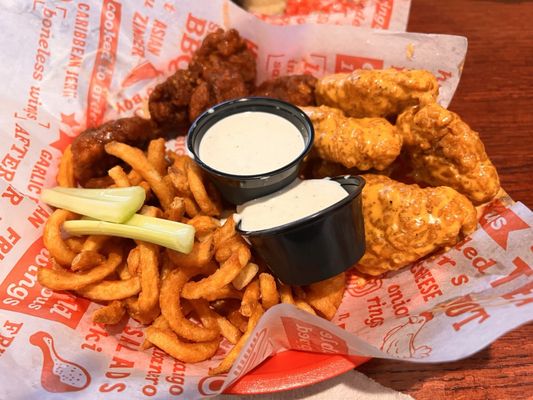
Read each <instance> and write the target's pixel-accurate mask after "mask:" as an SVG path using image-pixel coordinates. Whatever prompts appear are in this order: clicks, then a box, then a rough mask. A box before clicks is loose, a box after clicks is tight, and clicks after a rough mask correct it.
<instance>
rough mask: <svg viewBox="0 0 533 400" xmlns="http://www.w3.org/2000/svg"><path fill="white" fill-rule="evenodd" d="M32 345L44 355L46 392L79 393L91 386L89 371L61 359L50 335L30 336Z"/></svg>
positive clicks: (42, 378) (40, 332)
mask: <svg viewBox="0 0 533 400" xmlns="http://www.w3.org/2000/svg"><path fill="white" fill-rule="evenodd" d="M30 343H31V344H33V345H34V346H37V347H39V348H40V349H41V351H42V353H43V367H42V372H41V385H42V387H43V388H44V389H45V390H47V391H48V392H52V393H63V392H77V391H80V390H83V389H85V388H86V387H87V386H89V384H90V383H91V376H90V375H89V373H88V372H87V370H86V369H85V368H83V367H82V366H81V365H78V364H75V363H73V362H72V361H67V360H65V359H63V358H61V357H60V356H59V355H58V354H57V352H56V349H55V346H54V339H53V338H52V336H50V334H48V333H47V332H43V331H39V332H35V333H34V334H33V335H31V336H30Z"/></svg>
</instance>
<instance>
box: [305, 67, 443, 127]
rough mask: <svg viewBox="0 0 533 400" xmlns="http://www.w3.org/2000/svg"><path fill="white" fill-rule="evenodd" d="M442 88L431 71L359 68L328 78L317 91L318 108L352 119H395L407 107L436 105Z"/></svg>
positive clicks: (324, 79) (319, 81)
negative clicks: (334, 111) (328, 109)
mask: <svg viewBox="0 0 533 400" xmlns="http://www.w3.org/2000/svg"><path fill="white" fill-rule="evenodd" d="M438 92H439V85H438V83H437V79H436V78H435V77H434V76H433V75H432V74H431V73H430V72H428V71H424V70H403V71H398V70H395V69H392V68H389V69H384V70H364V69H359V70H355V71H353V72H351V73H342V74H334V75H328V76H326V77H324V78H322V79H319V80H318V82H317V84H316V88H315V97H316V101H317V104H318V105H326V106H330V107H335V108H339V109H341V110H342V111H344V112H345V114H346V115H348V116H350V117H357V118H361V117H385V118H388V117H395V116H397V115H398V114H400V113H401V112H402V111H403V110H404V109H405V108H407V107H409V106H415V105H419V104H426V103H429V102H434V101H435V100H436V99H437V95H438Z"/></svg>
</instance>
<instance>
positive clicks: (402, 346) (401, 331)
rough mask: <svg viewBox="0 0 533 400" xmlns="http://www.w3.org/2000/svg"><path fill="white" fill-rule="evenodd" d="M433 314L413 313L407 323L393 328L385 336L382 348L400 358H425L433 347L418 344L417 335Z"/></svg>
mask: <svg viewBox="0 0 533 400" xmlns="http://www.w3.org/2000/svg"><path fill="white" fill-rule="evenodd" d="M432 317H433V316H432V315H431V314H430V313H422V314H420V315H412V316H410V317H408V318H407V320H406V321H405V323H403V324H402V325H398V326H396V327H394V328H392V329H391V330H390V331H388V332H387V334H386V335H385V337H384V338H383V343H382V344H381V347H380V349H381V350H382V351H384V352H385V353H387V354H389V355H391V356H395V357H398V358H414V359H420V358H425V357H427V356H429V355H430V354H431V350H432V349H431V347H429V346H426V345H421V346H417V345H416V344H415V340H416V336H417V335H418V333H419V332H420V330H421V329H422V327H423V326H424V325H425V324H426V322H427V321H429V320H430V319H431V318H432Z"/></svg>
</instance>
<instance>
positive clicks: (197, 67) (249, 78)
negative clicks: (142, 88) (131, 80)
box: [148, 29, 256, 134]
mask: <svg viewBox="0 0 533 400" xmlns="http://www.w3.org/2000/svg"><path fill="white" fill-rule="evenodd" d="M255 76H256V67H255V58H254V55H253V53H252V52H251V51H250V50H249V49H248V47H247V45H246V42H245V41H244V39H242V38H241V37H240V36H239V33H238V32H237V31H236V30H235V29H230V30H228V31H223V30H222V29H219V30H217V31H216V32H213V33H210V34H209V35H207V36H206V37H205V39H204V41H203V42H202V45H201V46H200V48H199V49H198V50H197V51H196V52H195V53H194V55H193V58H192V60H191V63H190V65H189V67H188V69H187V70H178V71H177V72H176V73H175V74H174V75H172V76H171V77H169V78H168V79H167V80H166V81H164V82H163V83H161V84H159V85H157V86H156V87H155V89H154V91H153V92H152V94H151V95H150V99H149V103H148V106H149V109H150V116H151V118H152V119H153V120H154V121H155V122H156V123H157V124H158V126H160V127H164V128H165V129H168V130H172V131H174V132H175V133H178V134H185V133H186V129H185V128H186V127H187V126H188V124H189V123H190V122H192V121H194V119H195V118H196V117H197V116H198V115H200V114H201V113H202V112H203V111H205V110H207V109H208V108H209V107H211V106H213V105H215V104H217V103H220V102H222V101H224V100H230V99H233V98H237V97H242V96H246V95H248V94H249V93H250V92H251V90H252V88H253V86H254V84H255Z"/></svg>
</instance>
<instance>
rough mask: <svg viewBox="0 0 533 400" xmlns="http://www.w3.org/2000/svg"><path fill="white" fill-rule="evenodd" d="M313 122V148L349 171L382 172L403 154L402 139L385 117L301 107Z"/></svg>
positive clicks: (324, 108)
mask: <svg viewBox="0 0 533 400" xmlns="http://www.w3.org/2000/svg"><path fill="white" fill-rule="evenodd" d="M301 108H302V110H303V111H304V112H305V113H306V114H307V115H308V116H309V118H310V119H311V121H312V122H313V127H314V129H315V141H314V145H313V148H314V150H315V151H316V153H317V154H318V156H319V157H320V158H322V159H324V160H327V161H332V162H336V163H339V164H342V165H344V166H345V167H346V168H357V169H359V170H361V171H366V170H368V169H371V168H375V169H377V170H383V169H385V168H387V167H388V166H389V165H390V164H391V163H392V162H393V161H394V160H395V159H396V157H398V155H399V154H400V150H401V149H402V136H401V135H400V134H399V133H398V131H397V130H396V128H395V127H394V126H393V125H391V124H390V123H389V122H388V121H387V120H386V119H384V118H348V117H345V116H344V114H343V113H342V111H340V110H337V109H335V108H330V107H326V106H321V107H301Z"/></svg>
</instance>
